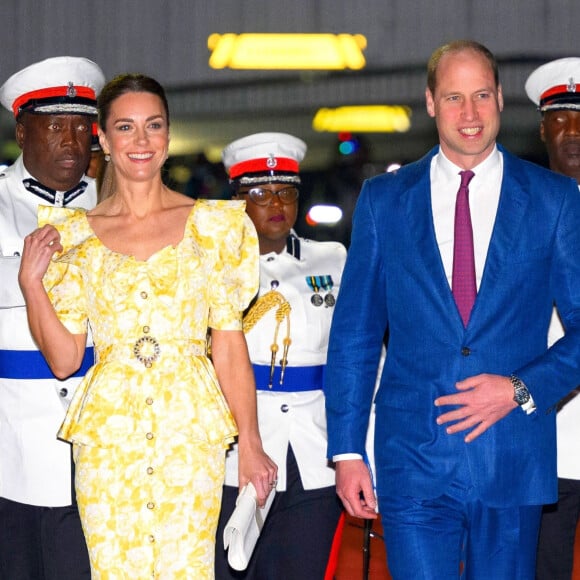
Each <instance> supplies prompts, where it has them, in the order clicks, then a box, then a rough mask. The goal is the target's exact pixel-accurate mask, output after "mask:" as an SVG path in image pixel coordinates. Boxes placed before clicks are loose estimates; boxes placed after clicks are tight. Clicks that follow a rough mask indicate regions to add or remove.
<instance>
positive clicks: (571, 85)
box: [566, 77, 577, 93]
mask: <svg viewBox="0 0 580 580" xmlns="http://www.w3.org/2000/svg"><path fill="white" fill-rule="evenodd" d="M576 87H577V85H576V84H575V83H574V79H573V78H572V77H570V79H569V81H568V84H567V85H566V90H567V91H568V92H569V93H575V92H576Z"/></svg>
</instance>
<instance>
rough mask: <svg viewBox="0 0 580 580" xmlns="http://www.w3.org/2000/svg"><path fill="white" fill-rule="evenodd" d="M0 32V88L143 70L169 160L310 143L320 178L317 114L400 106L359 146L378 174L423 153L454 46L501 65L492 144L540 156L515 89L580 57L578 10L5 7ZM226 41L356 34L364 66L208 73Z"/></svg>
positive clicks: (251, 4)
mask: <svg viewBox="0 0 580 580" xmlns="http://www.w3.org/2000/svg"><path fill="white" fill-rule="evenodd" d="M3 24H4V26H3V29H4V33H3V37H2V39H1V40H0V43H1V45H2V47H3V50H2V51H0V74H1V76H2V78H3V79H4V78H7V77H8V76H9V75H10V74H12V73H13V72H15V71H16V70H18V69H20V68H22V67H24V66H26V65H27V64H30V63H31V62H34V61H36V60H40V59H42V58H46V57H49V56H56V55H62V54H71V55H77V56H87V57H88V58H91V59H92V60H94V61H96V62H98V63H99V64H100V65H101V67H102V68H103V70H104V71H105V74H106V75H107V76H108V77H111V76H113V75H114V74H117V73H120V72H127V71H134V72H135V71H139V72H145V73H147V74H150V75H152V76H154V77H156V78H157V79H158V80H160V81H161V82H162V83H163V84H164V86H165V87H166V89H167V91H168V96H169V100H170V106H171V110H172V153H173V154H174V155H190V154H191V155H193V154H197V153H200V152H205V153H207V154H208V155H210V156H212V157H215V155H216V152H217V151H219V150H220V148H221V147H223V146H224V145H225V144H227V143H228V142H229V141H231V140H233V139H235V138H237V137H240V136H242V135H244V134H247V133H250V132H255V131H269V130H275V131H287V132H290V133H294V134H296V135H297V136H299V137H301V138H302V139H304V140H305V141H306V142H307V143H308V145H309V153H308V156H307V160H306V164H305V166H306V167H309V168H319V167H323V166H325V165H327V164H329V163H330V162H331V161H332V159H333V156H335V155H336V144H337V136H336V134H334V133H320V132H316V131H314V130H313V128H312V119H313V117H314V114H315V112H316V111H317V109H318V108H320V107H337V106H341V105H350V104H391V105H403V106H406V107H409V108H410V109H411V111H412V117H411V127H410V130H409V131H408V132H406V133H388V134H387V133H372V132H371V133H364V134H361V135H360V137H361V141H362V142H363V143H364V144H365V145H366V146H367V147H368V149H367V151H368V155H369V157H370V159H371V160H372V161H373V162H374V163H377V164H379V165H382V164H385V165H386V164H388V163H389V162H392V161H399V162H405V161H408V160H411V159H414V158H416V157H417V156H420V155H421V154H422V153H423V152H425V151H426V150H427V149H428V148H429V147H430V146H432V145H433V144H434V143H435V141H436V134H435V132H434V127H433V122H432V120H431V119H430V118H429V117H427V115H426V113H425V109H424V100H423V93H424V87H425V64H426V61H427V59H428V56H429V54H430V53H431V51H432V50H433V49H434V48H435V47H437V46H438V45H439V44H442V43H443V42H445V41H447V40H450V39H454V38H458V37H465V38H474V39H476V40H478V41H480V42H482V43H484V44H486V45H487V46H488V47H489V48H490V49H491V50H492V51H493V52H494V53H495V54H496V56H497V57H498V59H499V61H500V76H501V80H502V83H503V87H504V95H505V100H506V110H505V112H504V114H503V125H502V132H501V136H500V137H501V141H502V142H503V143H504V144H505V145H507V146H508V147H509V148H510V149H512V150H513V151H514V152H516V153H518V154H520V155H524V156H527V157H532V158H534V157H537V156H539V155H541V153H542V144H541V142H540V140H539V137H538V132H537V125H538V121H539V114H538V113H537V112H536V111H535V110H534V106H533V105H532V103H530V102H529V101H528V100H527V98H526V96H525V93H524V90H523V84H524V82H525V79H526V77H527V75H528V74H529V72H530V71H531V70H532V69H533V68H534V67H535V66H537V65H538V64H540V63H542V62H544V61H546V60H549V59H552V58H557V57H561V56H570V55H577V54H578V52H579V48H580V45H579V43H578V34H577V32H578V30H579V29H580V6H579V4H578V2H577V0H556V1H554V0H525V1H524V0H514V1H513V2H510V3H506V2H504V1H502V0H490V1H488V2H485V3H481V2H475V1H473V0H446V1H445V2H432V1H430V0H411V1H408V0H405V1H403V0H390V1H389V0H361V1H359V2H356V3H353V2H347V1H345V0H309V1H306V0H296V1H295V2H291V3H289V2H286V1H281V0H264V1H262V0H245V1H244V0H215V1H213V2H209V1H206V0H171V2H166V1H165V0H102V1H101V2H88V1H86V2H85V1H81V2H79V1H78V0H45V1H44V2H41V3H39V2H37V1H36V0H6V1H5V2H3ZM457 31H463V32H461V33H458V32H457ZM227 32H231V33H237V34H240V33H245V32H286V33H289V32H307V33H314V32H330V33H350V34H362V35H364V36H365V38H366V42H367V44H366V48H365V50H364V56H365V59H366V66H365V68H364V69H362V70H360V71H353V70H349V71H340V72H324V71H245V70H244V71H241V70H230V69H219V70H214V69H211V68H210V67H209V66H208V59H209V55H210V51H209V50H208V44H207V41H208V37H209V36H210V34H212V33H219V34H224V33H227ZM0 137H1V139H2V142H3V143H4V144H6V143H7V142H9V141H11V140H12V139H13V119H12V118H11V117H10V115H9V114H8V112H7V111H2V114H0ZM9 150H11V151H14V147H13V146H12V149H9Z"/></svg>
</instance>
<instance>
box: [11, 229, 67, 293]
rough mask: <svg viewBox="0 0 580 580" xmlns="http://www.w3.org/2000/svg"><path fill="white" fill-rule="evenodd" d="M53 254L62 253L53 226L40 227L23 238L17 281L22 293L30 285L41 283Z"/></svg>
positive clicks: (56, 231)
mask: <svg viewBox="0 0 580 580" xmlns="http://www.w3.org/2000/svg"><path fill="white" fill-rule="evenodd" d="M55 252H62V245H61V243H60V234H59V233H58V230H57V229H56V228H55V227H54V226H51V225H45V226H42V227H41V228H38V229H36V230H34V231H33V232H32V233H31V234H28V235H27V236H26V237H25V238H24V251H23V252H22V260H21V261H20V272H19V274H18V281H19V283H20V286H21V287H22V289H23V291H24V292H25V290H26V288H27V287H29V286H30V285H34V284H35V283H41V282H42V278H43V277H44V275H45V274H46V270H47V269H48V265H49V264H50V260H51V258H52V256H53V254H54V253H55Z"/></svg>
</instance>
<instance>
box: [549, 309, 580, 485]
mask: <svg viewBox="0 0 580 580" xmlns="http://www.w3.org/2000/svg"><path fill="white" fill-rule="evenodd" d="M562 336H564V329H563V327H562V323H561V322H560V318H559V316H558V313H557V311H556V309H554V312H553V314H552V320H551V321H550V328H549V330H548V346H552V344H554V343H555V342H556V341H557V340H559V339H560V338H562ZM556 442H557V449H558V452H557V458H558V477H560V478H563V479H577V480H580V388H577V389H575V390H574V391H572V392H571V393H570V394H569V395H568V396H567V397H565V398H564V399H563V400H562V401H561V402H560V405H559V406H558V415H557V416H556Z"/></svg>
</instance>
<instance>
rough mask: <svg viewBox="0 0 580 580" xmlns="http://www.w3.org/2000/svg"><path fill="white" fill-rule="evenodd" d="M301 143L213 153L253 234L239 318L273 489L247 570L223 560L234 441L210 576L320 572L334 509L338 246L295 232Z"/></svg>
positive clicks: (291, 140)
mask: <svg viewBox="0 0 580 580" xmlns="http://www.w3.org/2000/svg"><path fill="white" fill-rule="evenodd" d="M305 153H306V144H305V143H304V142H303V141H301V140H300V139H297V138H296V137H293V136H292V135H287V134H285V133H258V134H255V135H250V136H248V137H244V138H242V139H238V140H237V141H234V142H233V143H231V144H230V145H228V147H226V148H225V149H224V151H223V153H222V158H223V161H224V165H225V167H226V170H227V171H228V173H229V177H230V181H231V183H232V185H233V187H234V191H235V195H234V197H236V198H238V199H244V200H246V204H247V206H246V211H247V213H248V215H249V216H250V218H251V219H252V221H253V222H254V225H255V227H256V230H257V232H258V239H259V243H260V290H259V294H258V296H257V299H256V300H255V302H254V303H253V305H251V307H250V308H249V310H248V312H247V313H246V316H245V318H244V331H245V333H246V340H247V342H248V348H249V351H250V358H251V360H252V363H253V365H254V374H255V377H256V388H257V389H258V419H259V424H260V434H261V437H262V443H263V446H264V450H265V451H266V453H268V454H269V456H270V457H271V458H272V459H273V460H274V461H275V462H276V464H277V465H278V482H277V486H276V497H275V499H274V503H273V504H272V507H271V509H270V512H269V514H268V517H267V519H266V523H265V526H264V528H263V530H262V533H261V535H260V538H259V540H258V543H257V545H256V548H255V551H254V554H253V556H252V559H251V560H250V563H249V565H248V568H247V570H245V571H244V572H236V571H235V570H233V569H231V568H230V567H229V566H228V564H227V552H225V551H224V550H223V543H222V536H223V528H224V525H225V523H226V522H227V520H228V519H229V517H230V515H231V513H232V511H233V509H234V505H235V501H236V497H237V493H238V475H237V472H238V470H237V449H236V448H235V447H234V448H233V449H232V450H231V451H230V452H229V454H228V458H227V461H226V485H225V487H224V497H223V502H222V513H221V516H220V523H219V526H218V532H217V548H216V578H217V580H226V579H229V578H246V579H267V578H268V579H272V578H276V579H278V580H284V579H288V580H296V579H297V578H308V579H314V580H316V579H321V580H322V578H323V577H324V572H325V569H326V565H327V561H328V556H329V552H330V548H331V545H332V540H333V537H334V533H335V530H336V526H337V523H338V520H339V517H340V514H341V507H340V501H339V500H338V498H337V496H336V493H335V487H334V483H335V472H334V469H333V467H332V466H331V465H329V463H328V461H327V459H326V416H325V410H324V394H323V392H322V374H323V371H324V365H325V363H326V349H327V345H328V334H329V331H330V323H331V319H332V313H333V310H334V302H335V299H336V295H337V293H338V290H339V287H340V278H341V273H342V269H343V266H344V262H345V259H346V250H345V248H344V246H343V245H342V244H339V243H336V242H315V241H312V240H305V239H303V238H299V237H297V236H296V234H295V233H294V231H293V230H292V227H293V226H294V223H295V221H296V218H297V213H298V186H299V184H300V176H299V163H300V162H301V161H302V159H303V157H304V154H305Z"/></svg>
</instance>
